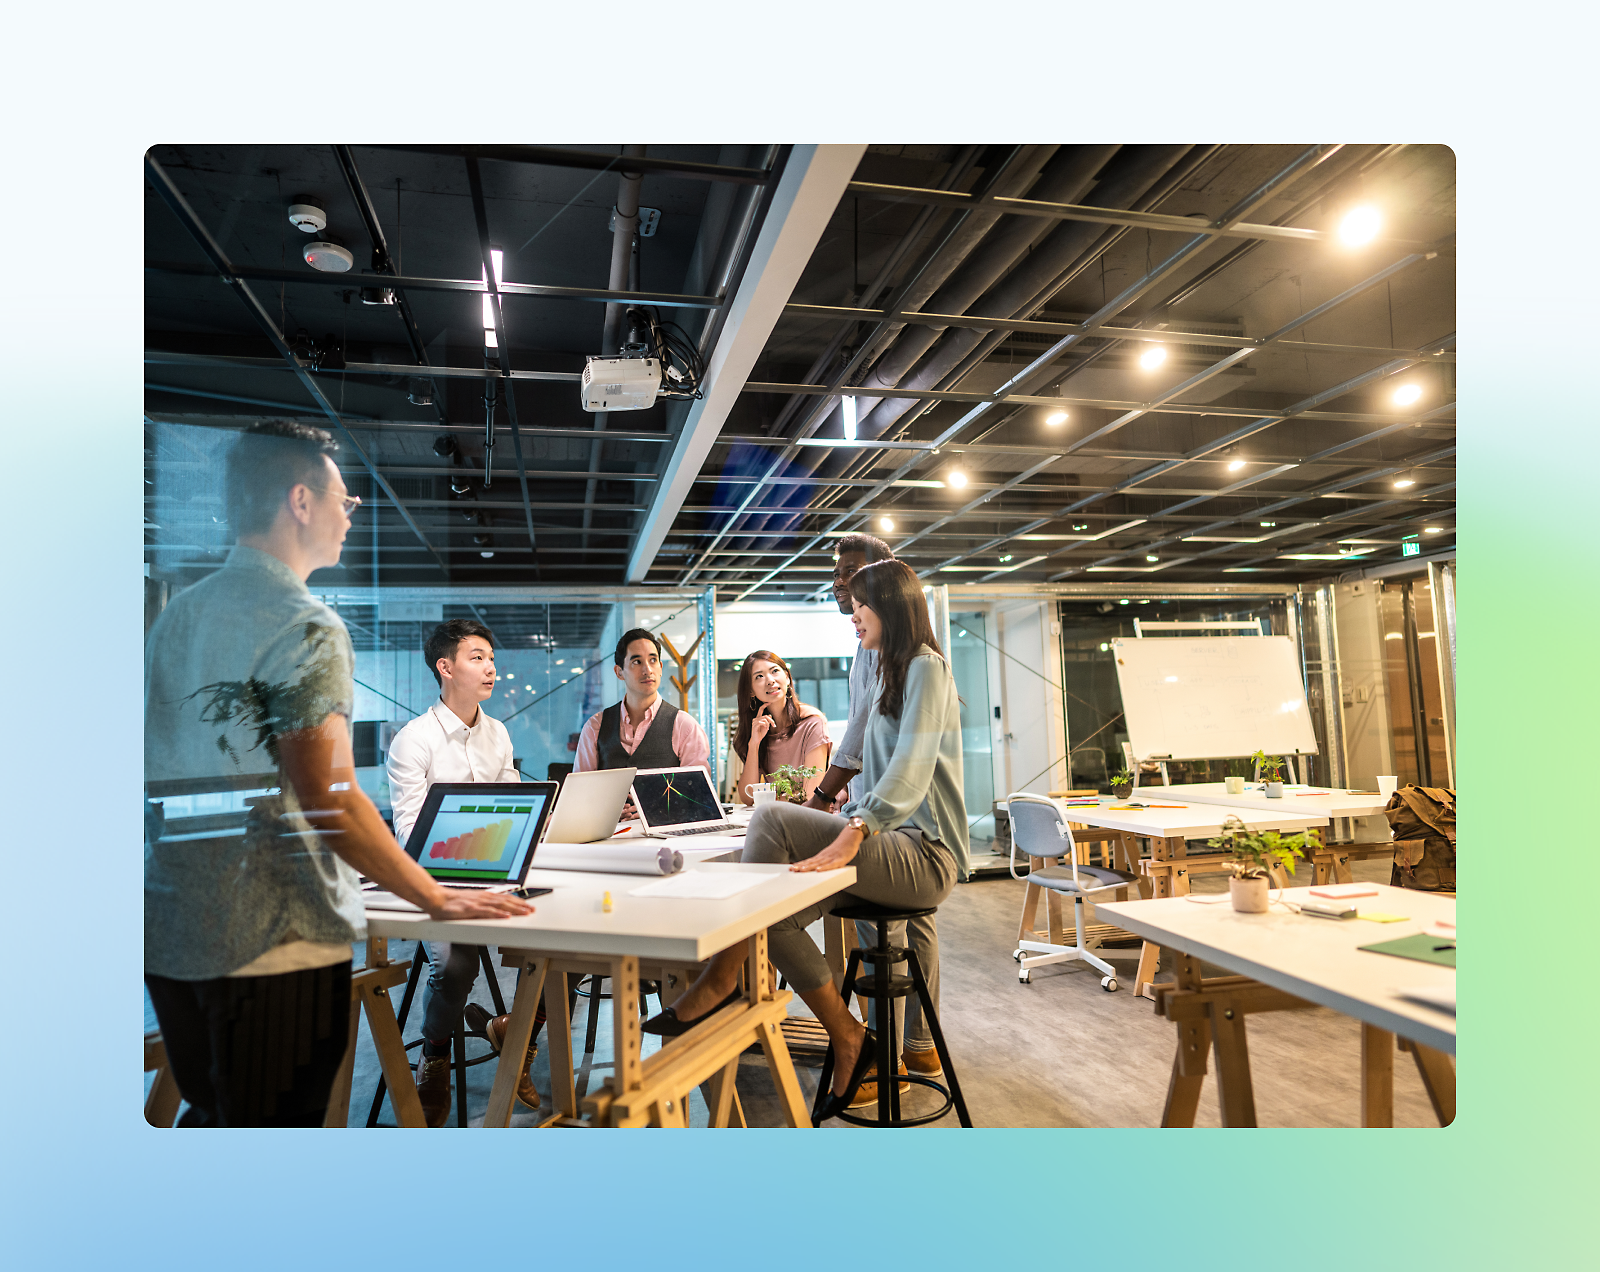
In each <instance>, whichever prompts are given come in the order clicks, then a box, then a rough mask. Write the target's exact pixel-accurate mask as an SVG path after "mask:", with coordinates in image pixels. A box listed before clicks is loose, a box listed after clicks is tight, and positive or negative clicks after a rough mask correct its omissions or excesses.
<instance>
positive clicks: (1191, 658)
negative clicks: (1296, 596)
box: [1111, 636, 1317, 760]
mask: <svg viewBox="0 0 1600 1272" xmlns="http://www.w3.org/2000/svg"><path fill="white" fill-rule="evenodd" d="M1111 649H1112V652H1113V654H1114V655H1115V657H1116V660H1117V680H1118V682H1119V683H1120V684H1121V686H1122V710H1123V714H1124V719H1125V721H1126V723H1127V727H1128V741H1129V743H1130V744H1131V745H1132V747H1133V753H1134V755H1136V756H1138V757H1139V758H1140V759H1146V758H1148V757H1150V756H1161V757H1162V758H1166V759H1174V760H1207V759H1219V758H1222V757H1225V756H1234V755H1250V754H1252V753H1253V752H1255V751H1265V752H1266V753H1267V754H1268V755H1294V754H1297V753H1299V754H1304V755H1314V754H1316V750H1317V740H1316V736H1315V735H1314V734H1313V733H1312V731H1311V711H1310V708H1309V707H1308V706H1307V705H1306V691H1305V685H1304V684H1303V683H1302V682H1301V679H1300V667H1299V660H1298V658H1297V657H1296V655H1295V648H1294V641H1292V640H1291V639H1290V638H1289V637H1287V636H1151V637H1147V638H1145V639H1143V640H1129V639H1122V640H1116V641H1113V642H1112V643H1111Z"/></svg>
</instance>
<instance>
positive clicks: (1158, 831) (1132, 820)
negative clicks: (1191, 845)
mask: <svg viewBox="0 0 1600 1272" xmlns="http://www.w3.org/2000/svg"><path fill="white" fill-rule="evenodd" d="M1171 789H1173V788H1171V787H1157V788H1146V789H1145V790H1142V791H1135V792H1134V795H1133V799H1132V800H1125V799H1114V800H1111V801H1110V802H1109V803H1107V802H1102V803H1100V804H1098V805H1077V806H1074V805H1068V804H1067V803H1066V802H1065V801H1063V800H1057V801H1056V804H1057V805H1058V806H1060V808H1061V812H1062V816H1064V817H1065V818H1066V819H1067V820H1068V821H1069V822H1077V823H1078V824H1079V825H1081V826H1099V827H1101V828H1102V829H1105V830H1121V831H1126V832H1128V833H1129V834H1133V835H1151V836H1154V837H1155V838H1157V839H1209V838H1211V837H1212V836H1214V835H1220V834H1221V833H1222V823H1223V822H1224V821H1226V820H1227V819H1228V816H1229V814H1230V813H1235V812H1236V813H1237V816H1238V817H1239V818H1240V820H1242V821H1243V822H1244V824H1245V825H1246V826H1248V827H1249V828H1250V829H1251V830H1304V829H1306V828H1307V827H1313V826H1326V825H1327V824H1328V818H1327V815H1326V814H1325V813H1321V812H1315V811H1310V810H1305V809H1288V808H1270V809H1264V810H1262V811H1260V812H1257V811H1255V810H1252V809H1238V810H1234V809H1224V808H1222V807H1221V806H1220V805H1217V804H1202V803H1200V802H1199V801H1185V800H1181V799H1177V798H1174V797H1171V796H1168V795H1157V794H1156V791H1157V790H1171ZM1272 802H1273V803H1274V804H1279V803H1281V802H1283V801H1280V800H1273V801H1272ZM1130 803H1136V804H1178V805H1181V807H1178V808H1134V809H1128V808H1126V805H1128V804H1130Z"/></svg>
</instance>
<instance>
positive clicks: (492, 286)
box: [467, 157, 539, 579]
mask: <svg viewBox="0 0 1600 1272" xmlns="http://www.w3.org/2000/svg"><path fill="white" fill-rule="evenodd" d="M467 186H468V188H469V189H470V190H471V193H472V215H473V218H474V219H475V220H476V221H477V223H478V250H479V252H480V253H481V255H482V257H483V281H484V283H485V285H486V286H487V287H488V288H489V298H490V304H491V305H492V306H493V307H494V331H495V347H494V349H493V350H492V351H491V350H490V349H489V348H487V347H485V348H484V351H483V352H484V361H485V363H489V364H492V365H493V366H494V367H495V369H496V370H498V371H499V372H500V375H501V378H502V379H504V381H505V402H506V418H507V419H508V420H510V422H511V445H512V447H513V449H514V451H515V453H516V458H517V480H518V482H520V483H521V485H522V510H523V512H524V513H525V514H526V515H527V519H528V546H529V547H530V548H533V549H535V551H534V554H533V577H534V578H535V579H537V578H538V577H539V553H538V550H537V549H538V544H537V543H536V542H535V539H534V533H533V499H532V497H531V496H530V495H529V494H528V470H527V468H526V467H525V466H524V464H523V461H522V427H521V425H520V423H519V422H518V419H517V390H516V385H514V384H513V383H512V382H511V375H510V372H511V339H510V336H509V334H508V333H507V331H506V308H505V305H504V304H502V303H501V299H500V285H499V280H498V279H496V278H495V274H494V256H493V252H492V249H491V247H490V244H489V214H488V211H487V209H486V208H485V206H484V201H483V179H482V176H481V174H480V173H479V172H478V161H477V159H476V158H475V157H469V158H468V159H467ZM484 339H485V341H487V339H488V333H487V332H485V333H484ZM488 407H489V410H488V419H487V420H486V421H485V432H486V433H487V437H486V438H485V440H484V448H485V449H484V459H483V466H484V478H483V484H484V485H485V486H487V485H488V484H489V481H490V479H491V478H492V477H493V475H494V402H493V399H492V397H491V398H490V399H489V404H488Z"/></svg>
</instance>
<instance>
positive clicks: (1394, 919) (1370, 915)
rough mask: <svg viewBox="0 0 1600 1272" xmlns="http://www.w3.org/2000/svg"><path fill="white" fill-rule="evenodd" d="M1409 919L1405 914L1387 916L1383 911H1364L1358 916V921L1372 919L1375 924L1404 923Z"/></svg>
mask: <svg viewBox="0 0 1600 1272" xmlns="http://www.w3.org/2000/svg"><path fill="white" fill-rule="evenodd" d="M1407 917H1408V916H1407V915H1404V914H1385V913H1384V912H1383V911H1382V910H1363V911H1361V913H1360V914H1358V915H1356V918H1358V919H1371V920H1372V921H1373V922H1374V923H1404V922H1405V921H1406V919H1407Z"/></svg>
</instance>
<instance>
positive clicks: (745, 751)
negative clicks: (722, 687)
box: [732, 649, 828, 804]
mask: <svg viewBox="0 0 1600 1272" xmlns="http://www.w3.org/2000/svg"><path fill="white" fill-rule="evenodd" d="M733 754H734V758H735V759H736V760H737V764H735V765H734V766H732V767H734V768H735V770H736V771H738V773H739V781H738V786H737V790H738V793H739V795H738V797H739V800H740V802H741V803H745V804H753V803H754V802H755V801H754V800H753V799H752V798H751V797H750V795H749V794H748V793H747V792H746V791H745V787H746V786H750V785H753V784H754V783H756V782H765V781H766V780H768V779H767V775H768V774H771V773H775V772H777V770H778V769H780V768H782V767H783V766H784V765H786V764H787V765H791V766H793V767H796V768H799V767H802V766H804V767H810V768H814V769H816V770H817V771H816V774H815V775H814V776H812V777H808V778H806V781H805V795H804V796H803V797H802V798H809V796H810V795H811V792H812V791H814V790H816V788H817V783H818V782H819V781H821V780H822V771H823V770H824V769H825V768H827V767H828V722H827V720H826V719H824V718H823V714H822V712H820V711H818V710H817V709H816V708H815V707H811V706H807V705H806V704H805V703H803V702H801V701H799V700H798V699H797V698H796V697H795V696H794V676H793V675H792V674H791V673H790V671H789V664H788V663H786V662H784V661H783V659H781V658H779V657H778V655H777V654H775V653H773V652H772V651H771V650H770V649H758V650H756V652H755V653H753V654H751V655H750V657H748V658H746V659H745V660H744V666H743V667H741V668H739V728H738V731H737V732H736V733H735V734H734V737H733Z"/></svg>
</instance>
